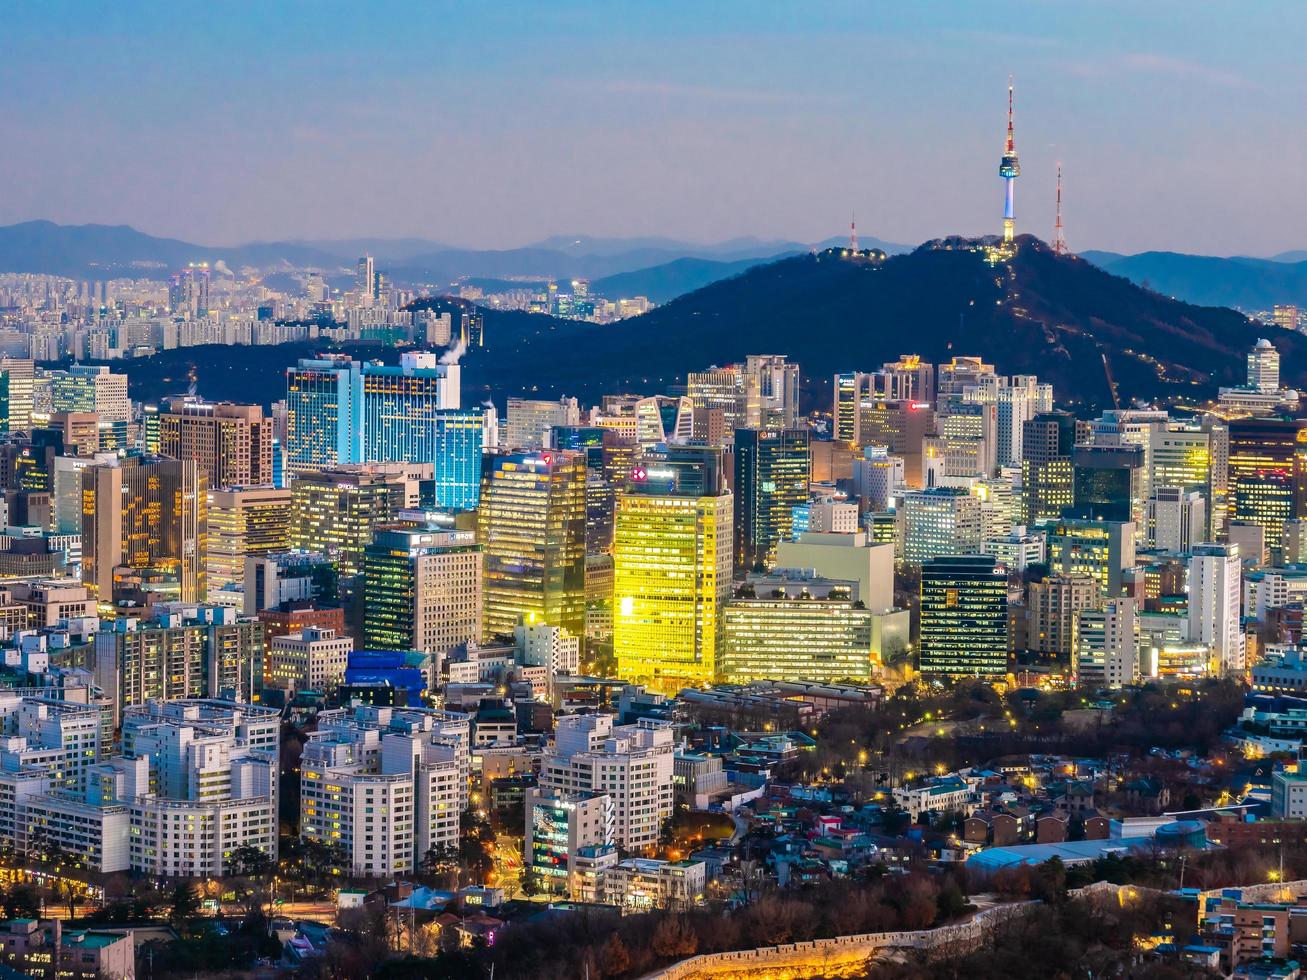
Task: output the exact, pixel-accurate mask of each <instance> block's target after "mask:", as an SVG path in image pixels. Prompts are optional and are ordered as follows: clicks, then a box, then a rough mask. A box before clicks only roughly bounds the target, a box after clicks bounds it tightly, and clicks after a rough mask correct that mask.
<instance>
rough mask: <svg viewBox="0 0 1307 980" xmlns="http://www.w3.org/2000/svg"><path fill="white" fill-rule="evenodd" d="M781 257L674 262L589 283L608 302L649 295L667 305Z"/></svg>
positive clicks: (682, 260) (674, 260)
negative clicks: (678, 297)
mask: <svg viewBox="0 0 1307 980" xmlns="http://www.w3.org/2000/svg"><path fill="white" fill-rule="evenodd" d="M779 258H784V255H773V256H771V257H770V258H766V259H737V260H736V261H734V262H718V261H715V260H713V259H699V258H684V259H673V260H672V261H671V262H664V263H663V264H662V265H655V266H651V267H650V268H648V269H636V270H635V271H634V272H619V273H618V274H617V275H613V276H605V277H604V278H602V279H596V280H594V281H592V282H591V283H590V289H591V291H592V292H595V293H597V294H598V295H600V296H605V297H607V298H608V299H616V298H619V297H624V296H648V297H649V298H650V299H651V300H653V301H654V302H655V303H666V302H669V301H670V300H673V299H675V298H676V297H677V296H683V295H685V294H686V293H689V292H693V291H694V290H696V289H702V288H703V287H704V286H707V285H708V284H709V283H713V282H717V281H718V280H719V279H727V278H729V277H730V276H736V275H739V274H740V273H741V272H744V271H745V270H746V269H752V268H753V267H754V266H756V265H761V264H763V263H765V262H774V261H776V260H777V259H779Z"/></svg>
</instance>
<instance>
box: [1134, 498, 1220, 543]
mask: <svg viewBox="0 0 1307 980" xmlns="http://www.w3.org/2000/svg"><path fill="white" fill-rule="evenodd" d="M1146 514H1147V523H1146V531H1145V539H1146V542H1147V546H1148V547H1149V548H1152V549H1157V550H1161V551H1175V552H1187V551H1189V549H1190V548H1192V547H1193V545H1194V544H1195V543H1196V542H1199V541H1201V540H1202V539H1203V538H1204V537H1206V529H1207V502H1206V501H1205V500H1204V499H1203V495H1202V494H1201V493H1198V492H1197V491H1190V492H1188V493H1186V492H1185V491H1184V490H1182V489H1180V488H1179V487H1154V488H1153V493H1152V495H1151V496H1150V497H1149V498H1148V503H1147V506H1146Z"/></svg>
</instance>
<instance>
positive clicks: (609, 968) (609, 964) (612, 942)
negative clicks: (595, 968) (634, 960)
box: [599, 932, 631, 977]
mask: <svg viewBox="0 0 1307 980" xmlns="http://www.w3.org/2000/svg"><path fill="white" fill-rule="evenodd" d="M599 965H600V967H601V968H602V969H603V971H604V976H606V977H620V976H621V975H622V974H623V973H625V972H626V971H627V970H629V969H630V968H631V953H630V951H629V950H628V949H627V948H626V943H624V942H622V937H621V936H619V935H618V934H617V933H615V932H614V933H613V934H612V935H610V936H609V937H608V941H607V942H606V943H604V948H603V951H602V952H601V953H600V954H599Z"/></svg>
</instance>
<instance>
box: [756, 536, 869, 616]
mask: <svg viewBox="0 0 1307 980" xmlns="http://www.w3.org/2000/svg"><path fill="white" fill-rule="evenodd" d="M776 565H777V567H778V568H780V569H786V568H791V569H812V570H814V571H815V572H816V573H817V575H819V576H820V577H821V578H823V579H830V580H834V581H840V582H854V583H856V585H857V594H856V595H855V596H854V598H855V599H856V600H857V601H859V602H861V603H862V604H863V605H864V606H866V607H867V608H868V609H870V610H871V611H872V612H874V613H882V612H888V611H889V610H890V609H892V608H894V545H893V543H884V542H877V541H872V540H869V539H868V536H867V534H866V533H865V532H863V531H856V532H854V533H852V534H841V533H835V532H820V531H807V532H805V533H803V534H801V535H799V540H798V541H782V542H781V543H780V546H779V547H778V548H777V549H776Z"/></svg>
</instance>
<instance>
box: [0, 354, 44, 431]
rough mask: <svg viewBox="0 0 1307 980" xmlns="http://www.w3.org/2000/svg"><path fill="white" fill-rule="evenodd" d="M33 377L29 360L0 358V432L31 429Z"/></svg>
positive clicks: (33, 370)
mask: <svg viewBox="0 0 1307 980" xmlns="http://www.w3.org/2000/svg"><path fill="white" fill-rule="evenodd" d="M35 375H36V369H35V366H34V362H33V361H32V360H31V359H30V358H17V357H0V432H26V431H28V430H29V429H31V428H32V394H33V392H32V388H33V384H34V378H35Z"/></svg>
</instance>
